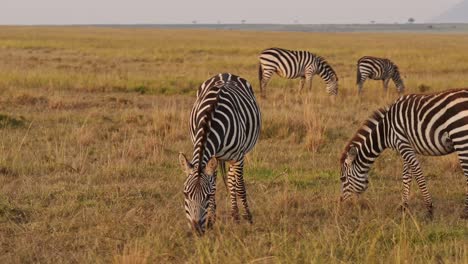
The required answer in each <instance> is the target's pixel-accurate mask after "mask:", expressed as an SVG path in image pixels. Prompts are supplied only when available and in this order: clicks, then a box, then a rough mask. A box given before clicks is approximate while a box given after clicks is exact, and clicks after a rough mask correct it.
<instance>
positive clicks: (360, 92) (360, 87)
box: [357, 80, 364, 95]
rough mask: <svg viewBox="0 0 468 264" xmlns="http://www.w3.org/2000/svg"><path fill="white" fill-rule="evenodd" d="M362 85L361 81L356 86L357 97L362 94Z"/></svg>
mask: <svg viewBox="0 0 468 264" xmlns="http://www.w3.org/2000/svg"><path fill="white" fill-rule="evenodd" d="M363 84H364V81H363V80H360V81H359V82H358V84H357V85H358V95H361V94H362V86H363Z"/></svg>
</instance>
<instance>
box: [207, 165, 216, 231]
mask: <svg viewBox="0 0 468 264" xmlns="http://www.w3.org/2000/svg"><path fill="white" fill-rule="evenodd" d="M213 177H214V185H213V189H212V190H211V193H210V199H209V201H208V220H207V222H206V227H207V228H212V227H213V225H214V223H215V222H216V173H214V174H213Z"/></svg>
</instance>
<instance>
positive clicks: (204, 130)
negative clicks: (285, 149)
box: [179, 73, 261, 233]
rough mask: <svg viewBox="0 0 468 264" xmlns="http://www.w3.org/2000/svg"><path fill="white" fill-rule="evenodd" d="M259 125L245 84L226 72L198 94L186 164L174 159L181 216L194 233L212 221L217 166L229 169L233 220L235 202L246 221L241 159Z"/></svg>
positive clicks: (236, 212) (257, 111) (182, 158)
mask: <svg viewBox="0 0 468 264" xmlns="http://www.w3.org/2000/svg"><path fill="white" fill-rule="evenodd" d="M260 121H261V116H260V109H259V107H258V105H257V102H256V99H255V96H254V93H253V90H252V87H251V85H250V83H249V82H247V81H246V80H245V79H243V78H241V77H238V76H235V75H232V74H229V73H223V74H218V75H216V76H214V77H212V78H210V79H208V80H207V81H205V82H204V83H203V84H202V85H201V86H200V88H199V89H198V92H197V99H196V101H195V104H194V105H193V108H192V111H191V114H190V133H191V138H192V142H193V145H194V148H193V158H192V160H191V161H190V162H189V161H188V160H187V159H186V157H185V156H184V155H183V154H180V156H179V160H180V162H181V165H182V167H183V168H184V170H185V171H186V173H187V174H188V176H187V179H186V181H185V185H184V194H185V213H186V216H187V218H188V220H189V223H190V225H191V226H192V227H193V228H194V229H195V230H197V231H198V232H199V233H203V231H204V229H205V222H206V221H207V225H208V226H210V225H211V224H212V223H213V222H214V220H215V212H216V202H215V192H216V169H217V165H218V161H220V162H221V163H222V164H224V162H228V163H229V165H230V166H229V171H228V179H227V185H228V188H229V191H230V198H231V205H232V208H231V213H232V215H233V217H234V219H236V220H239V210H238V207H237V197H239V198H240V200H241V202H242V204H243V206H244V209H245V214H244V217H245V218H246V219H247V220H249V221H252V215H251V213H250V210H249V207H248V204H247V197H246V191H245V185H244V179H243V167H244V156H245V155H246V154H247V153H248V152H249V151H250V150H251V149H252V148H253V147H254V145H255V144H256V142H257V140H258V137H259V133H260ZM207 213H208V217H207Z"/></svg>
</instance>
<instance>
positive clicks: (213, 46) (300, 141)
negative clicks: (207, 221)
mask: <svg viewBox="0 0 468 264" xmlns="http://www.w3.org/2000/svg"><path fill="white" fill-rule="evenodd" d="M271 46H278V47H285V48H290V49H307V50H310V51H313V52H316V53H318V54H320V55H322V56H324V57H326V58H327V59H328V61H329V62H330V63H331V65H332V66H333V67H334V68H335V70H336V71H337V73H338V75H339V78H340V92H339V96H338V98H337V100H336V102H335V103H334V104H332V103H330V101H329V98H328V95H327V94H326V92H325V85H324V83H323V82H322V81H321V80H319V79H318V78H315V79H314V83H313V85H314V87H313V88H312V91H307V92H304V93H302V94H298V93H297V86H298V81H297V80H296V81H291V80H285V79H280V78H279V77H277V76H276V77H274V78H273V80H272V82H271V83H270V86H269V89H268V91H267V92H268V99H267V100H259V103H260V106H261V109H262V114H263V129H262V135H261V139H260V141H259V143H258V145H257V147H256V148H255V150H254V151H253V152H252V153H250V154H249V155H248V158H247V162H246V172H245V179H246V184H247V189H248V195H249V201H250V205H251V208H252V212H253V216H254V224H253V225H249V224H247V223H241V224H240V225H236V224H234V223H233V222H232V220H231V219H230V217H229V203H228V199H227V198H226V190H225V188H224V187H223V185H222V183H221V184H220V185H219V186H218V190H219V191H218V194H217V198H218V216H219V219H218V222H217V224H216V226H215V228H214V230H212V231H211V232H208V233H207V235H206V236H204V237H203V238H197V237H195V236H193V235H192V234H191V233H190V232H189V230H188V227H187V224H186V220H185V217H184V214H183V208H182V200H183V195H182V191H181V190H182V186H183V182H184V179H185V177H184V175H183V173H182V171H181V169H180V168H179V165H178V162H177V154H178V152H179V151H182V152H185V153H186V154H190V153H191V151H192V149H191V143H190V139H189V133H188V115H189V111H190V108H191V105H192V103H193V101H194V96H195V91H194V90H195V88H196V87H197V85H198V84H199V83H201V82H202V81H204V80H205V79H206V78H208V77H210V76H211V75H213V74H215V73H218V72H226V71H228V72H232V73H235V74H238V75H240V76H243V77H245V78H246V79H248V80H250V81H251V83H252V84H253V86H254V87H255V89H256V90H257V91H258V83H257V82H258V81H257V80H256V79H257V54H258V53H259V52H260V51H261V50H262V49H264V48H267V47H271ZM467 47H468V35H466V34H414V33H412V34H402V33H398V34H390V33H386V34H368V33H365V34H364V33H340V34H335V33H287V32H245V31H216V30H211V31H199V30H158V29H123V28H122V29H113V28H92V27H89V28H85V27H81V28H79V27H37V28H34V27H0V58H1V59H0V263H32V262H34V263H109V262H115V263H168V262H169V263H302V262H305V263H364V262H367V263H468V222H467V221H464V220H461V219H459V215H460V213H461V211H462V205H463V199H464V193H465V184H464V183H465V178H464V176H463V174H462V172H461V170H460V168H459V165H458V162H457V157H456V156H454V155H451V156H445V157H439V158H428V157H421V161H422V164H423V167H422V168H423V171H424V173H425V175H426V176H427V178H428V182H429V189H430V191H431V193H432V194H433V198H434V202H435V217H434V220H433V221H428V220H427V219H425V217H424V205H423V202H422V199H421V195H420V192H419V191H418V190H417V188H416V186H413V188H412V195H411V200H410V206H411V211H410V212H409V213H408V214H402V213H400V212H399V211H397V207H398V205H399V202H400V195H401V189H402V183H401V180H400V177H401V170H402V162H401V160H400V158H399V157H398V156H397V155H396V154H395V153H393V152H391V151H387V152H385V153H384V155H383V156H382V157H380V158H379V159H378V160H377V162H376V163H375V165H374V168H373V170H372V171H371V175H370V187H369V189H368V191H367V192H366V193H365V194H364V195H363V196H362V197H361V198H360V200H358V201H357V202H356V203H355V204H354V205H346V206H340V205H339V203H338V197H339V192H340V183H339V169H340V168H339V164H338V160H339V157H340V154H341V151H342V149H343V147H344V145H345V143H346V142H347V140H348V139H349V138H350V137H351V136H352V134H353V133H354V132H355V131H356V130H357V128H358V127H359V126H360V124H361V123H362V122H363V121H364V119H365V118H367V117H368V116H369V115H370V114H371V112H372V111H373V110H374V109H376V108H378V107H380V106H382V105H385V104H387V103H389V102H391V101H392V100H394V99H395V98H396V92H395V90H394V89H393V87H394V86H391V87H390V89H389V93H388V94H384V92H383V91H382V88H381V83H380V82H367V83H366V84H365V87H364V95H363V97H362V98H361V99H358V98H357V97H356V92H357V91H356V87H355V84H354V83H355V62H356V60H357V59H358V58H359V57H360V56H362V55H375V56H386V57H390V58H392V59H393V60H394V61H395V62H397V63H398V64H399V66H400V69H401V71H402V72H403V76H405V80H406V85H407V87H408V92H434V91H440V90H444V89H448V88H457V87H466V85H467V84H468V49H467Z"/></svg>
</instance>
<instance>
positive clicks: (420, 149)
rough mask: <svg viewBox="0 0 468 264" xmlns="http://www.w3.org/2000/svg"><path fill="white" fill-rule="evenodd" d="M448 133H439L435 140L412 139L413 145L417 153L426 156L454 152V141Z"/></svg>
mask: <svg viewBox="0 0 468 264" xmlns="http://www.w3.org/2000/svg"><path fill="white" fill-rule="evenodd" d="M446 135H447V133H441V134H439V136H438V138H437V139H436V140H434V141H422V142H421V141H415V140H414V139H413V140H411V146H412V147H413V149H414V151H415V152H416V153H417V154H420V155H424V156H443V155H448V154H450V153H453V152H454V151H455V149H454V148H453V142H452V141H451V140H450V139H449V138H448V137H447V136H446Z"/></svg>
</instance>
